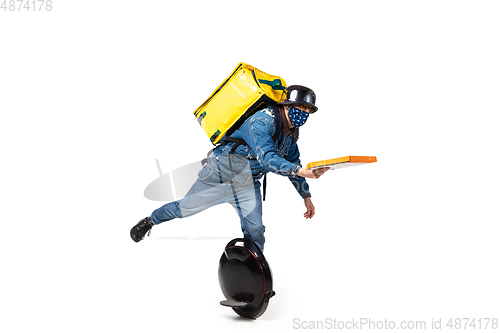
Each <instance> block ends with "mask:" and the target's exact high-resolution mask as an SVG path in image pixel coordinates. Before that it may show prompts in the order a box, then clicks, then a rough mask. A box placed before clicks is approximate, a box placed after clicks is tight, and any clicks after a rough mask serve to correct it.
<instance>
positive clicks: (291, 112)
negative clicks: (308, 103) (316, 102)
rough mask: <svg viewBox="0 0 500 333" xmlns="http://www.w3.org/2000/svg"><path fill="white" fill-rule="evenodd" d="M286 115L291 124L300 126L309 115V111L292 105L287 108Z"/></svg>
mask: <svg viewBox="0 0 500 333" xmlns="http://www.w3.org/2000/svg"><path fill="white" fill-rule="evenodd" d="M288 116H289V117H290V121H291V122H292V125H293V126H295V127H300V126H302V125H304V124H305V123H306V121H307V118H308V117H309V112H306V111H302V110H300V109H298V108H296V107H292V108H290V109H288Z"/></svg>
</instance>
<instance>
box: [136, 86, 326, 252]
mask: <svg viewBox="0 0 500 333" xmlns="http://www.w3.org/2000/svg"><path fill="white" fill-rule="evenodd" d="M315 103H316V95H315V94H314V92H313V91H312V90H311V89H309V88H306V87H304V86H299V85H294V86H290V87H288V88H287V98H286V99H285V100H284V101H283V102H281V103H277V104H276V105H272V106H270V107H268V108H266V109H263V110H261V111H258V112H256V113H255V114H254V115H252V116H251V117H249V118H248V119H247V120H246V121H245V122H244V123H243V125H241V126H240V128H238V129H237V130H236V131H234V133H232V134H231V136H230V137H228V138H225V139H223V140H222V142H223V143H225V144H222V145H219V146H218V147H216V148H215V149H214V150H213V152H212V153H211V154H210V156H209V157H208V159H207V163H206V164H205V165H204V167H203V169H202V170H201V171H200V172H199V174H198V179H197V180H196V182H195V183H194V184H193V186H192V187H191V189H190V190H189V192H188V193H187V194H186V196H185V197H184V198H182V199H181V200H178V201H174V202H170V203H167V204H165V205H163V206H162V207H160V208H158V209H156V210H155V211H153V213H152V214H151V216H149V217H146V218H144V219H142V220H140V221H139V223H137V224H136V225H135V226H134V227H133V228H132V229H131V230H130V236H131V237H132V239H133V240H134V241H135V242H139V241H141V240H142V239H144V237H145V235H146V233H148V231H150V230H151V228H152V227H153V226H154V225H157V224H160V223H163V222H166V221H170V220H172V219H175V218H183V217H187V216H191V215H193V214H196V213H199V212H201V211H203V210H205V209H207V208H209V207H213V206H215V205H218V204H221V203H230V204H231V205H232V206H233V207H234V208H235V209H236V211H237V213H238V216H239V217H240V222H241V230H242V231H243V238H245V239H247V240H250V241H252V242H254V243H255V244H256V245H257V246H258V247H259V248H260V250H261V251H263V250H264V242H265V237H264V231H265V227H264V225H263V223H262V196H261V191H260V187H261V184H260V179H261V178H262V177H263V176H264V175H265V174H266V173H268V172H273V173H276V174H278V175H282V176H286V177H288V178H289V179H290V181H291V182H292V184H293V185H294V187H295V189H296V190H297V192H298V193H299V195H300V196H301V197H302V199H303V200H304V205H305V207H306V212H305V213H304V217H305V218H306V219H310V218H312V217H313V216H314V214H315V207H314V205H313V203H312V201H311V193H310V192H309V185H308V184H307V181H306V178H319V177H320V176H321V175H323V174H324V173H325V172H326V171H327V170H328V169H329V168H322V169H316V170H314V171H311V170H307V169H304V168H302V166H301V164H300V153H299V148H298V146H297V139H298V138H299V128H300V127H301V126H302V125H304V124H305V122H306V121H307V119H308V117H309V115H310V114H312V113H314V112H316V111H317V110H318V108H317V107H316V106H315ZM277 131H278V132H279V133H277V134H276V135H275V133H276V132H277ZM273 138H274V140H273ZM276 138H277V139H276Z"/></svg>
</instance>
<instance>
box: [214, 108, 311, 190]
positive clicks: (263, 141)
mask: <svg viewBox="0 0 500 333" xmlns="http://www.w3.org/2000/svg"><path fill="white" fill-rule="evenodd" d="M277 116H278V117H279V116H280V115H279V114H278V115H277ZM274 122H275V114H274V112H273V111H272V109H269V108H268V109H263V110H261V111H258V112H257V113H255V114H254V115H252V116H251V117H250V118H248V119H247V120H246V121H245V122H244V123H243V125H241V126H240V128H239V129H237V130H236V131H234V133H233V134H232V135H231V137H233V138H237V139H243V140H245V142H246V143H247V144H246V145H240V146H238V147H237V148H236V150H235V154H238V155H241V156H243V157H245V158H246V159H247V160H248V163H249V166H250V169H251V172H252V176H253V177H255V178H257V179H260V178H262V176H263V175H265V174H266V173H268V172H274V173H276V174H279V175H283V176H288V178H289V179H290V181H291V182H292V184H293V185H294V186H295V188H296V190H297V192H298V193H299V194H300V196H301V197H302V198H306V197H310V196H311V195H310V193H309V185H308V184H307V181H306V179H305V178H303V177H298V176H297V172H298V171H299V169H300V168H301V167H302V166H301V164H300V153H299V148H298V146H297V142H296V140H294V138H293V135H292V134H290V135H287V136H286V137H285V136H284V135H283V133H282V132H281V129H279V131H280V134H279V137H278V140H277V142H273V135H274V131H275V123H274ZM233 145H234V143H232V142H230V143H227V144H226V145H222V146H219V147H217V148H216V149H215V150H214V154H212V155H215V157H216V156H217V155H221V154H229V151H230V150H231V148H232V147H233ZM209 161H210V159H209Z"/></svg>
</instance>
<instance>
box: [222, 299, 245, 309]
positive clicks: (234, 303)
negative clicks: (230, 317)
mask: <svg viewBox="0 0 500 333" xmlns="http://www.w3.org/2000/svg"><path fill="white" fill-rule="evenodd" d="M220 305H223V306H229V307H231V308H243V307H245V306H247V305H248V303H247V302H239V301H235V300H229V299H226V300H225V301H221V302H220Z"/></svg>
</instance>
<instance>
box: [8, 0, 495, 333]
mask: <svg viewBox="0 0 500 333" xmlns="http://www.w3.org/2000/svg"><path fill="white" fill-rule="evenodd" d="M52 3H53V10H52V11H51V12H44V11H42V12H33V11H31V12H28V11H26V10H25V9H22V10H21V11H19V12H18V11H15V12H9V11H6V12H4V11H3V10H2V11H0V32H1V34H0V42H1V43H0V47H1V52H0V110H1V122H0V136H1V147H2V149H1V152H2V163H1V166H0V167H1V173H0V177H1V178H0V179H1V188H0V191H1V208H0V209H1V223H2V236H1V238H2V240H1V241H0V246H1V259H0V260H1V275H0V279H1V283H0V289H1V297H0V304H1V307H2V309H1V311H0V317H1V318H0V323H1V325H2V328H1V329H2V331H4V332H111V331H113V332H137V331H139V330H141V331H143V332H167V331H171V330H172V329H176V330H177V331H188V330H193V329H200V330H203V329H212V330H217V331H221V332H223V331H230V330H231V331H234V330H235V329H237V330H238V331H241V332H247V331H252V332H256V331H261V330H262V331H264V330H266V331H267V330H277V331H294V320H296V319H295V318H297V319H299V320H300V321H306V324H307V322H309V321H318V320H325V318H332V319H337V320H352V319H353V318H371V319H372V320H384V319H388V320H394V321H399V320H408V321H410V320H425V321H427V322H428V324H427V325H428V326H427V328H430V324H429V323H430V322H431V320H432V319H434V320H436V319H437V318H442V320H443V329H444V328H446V326H445V323H446V320H447V319H449V318H456V317H470V318H481V317H490V318H492V317H497V318H498V317H500V312H499V310H500V306H499V299H500V288H499V284H498V281H500V273H499V264H498V263H499V260H498V254H499V253H500V251H499V250H500V245H499V241H498V235H499V226H498V224H499V222H500V219H499V214H498V202H499V193H498V188H499V186H500V179H499V175H498V171H497V169H498V164H499V162H500V158H499V155H498V143H499V142H500V135H499V134H498V133H499V132H498V124H499V122H498V116H497V113H498V111H499V107H500V102H499V88H500V80H499V77H500V65H499V64H500V62H499V59H500V46H499V37H500V36H499V35H500V34H499V32H500V20H499V19H498V18H499V15H500V4H499V3H498V2H497V1H255V0H254V1H247V2H240V1H182V2H181V1H175V2H174V1H123V0H122V1H117V0H113V1H111V0H109V1H94V0H92V1H74V0H73V1H69V0H65V1H62V0H53V1H52ZM16 5H17V4H16ZM240 61H243V62H246V63H249V64H251V65H253V66H256V67H257V68H259V69H261V70H263V71H266V72H268V73H270V74H276V75H280V76H282V77H283V78H285V80H286V81H287V83H288V84H289V85H291V84H302V85H306V86H309V87H310V88H312V89H313V90H314V91H315V92H316V94H317V106H318V107H319V111H318V112H317V113H316V114H314V115H312V116H311V117H310V118H309V120H308V123H307V124H306V125H305V126H304V127H303V130H302V132H301V139H300V141H299V144H300V148H301V152H302V161H303V163H304V164H305V163H307V162H310V161H315V160H321V159H328V158H334V157H340V156H345V155H376V156H377V158H378V162H377V163H376V164H372V165H366V166H359V167H354V168H347V169H341V170H336V171H332V172H329V173H327V174H326V175H325V176H324V177H322V178H321V179H320V180H311V181H310V182H309V183H310V186H311V192H312V195H313V203H314V204H315V206H316V216H315V217H314V218H313V219H312V220H305V219H304V218H303V216H302V215H303V213H304V212H305V208H304V206H303V203H302V200H301V199H300V197H299V196H298V195H297V193H296V192H295V191H294V189H293V187H292V186H291V184H289V181H288V180H287V179H286V178H280V177H279V176H275V175H272V176H271V177H269V179H268V181H269V182H268V193H267V195H268V200H266V202H265V203H264V222H265V225H266V227H267V231H266V237H267V242H266V250H265V254H266V257H267V259H268V261H269V263H270V265H271V267H272V270H273V274H274V289H275V290H276V293H277V296H276V297H275V298H273V299H271V302H270V306H269V308H268V311H267V312H266V313H265V314H264V316H262V317H261V318H259V319H258V320H252V321H248V320H241V319H240V318H238V317H237V316H236V314H234V313H233V312H232V311H231V309H228V308H224V307H221V306H219V305H218V302H219V301H220V300H222V299H223V295H222V293H221V291H220V288H219V285H218V280H217V267H218V260H219V258H220V255H221V254H222V250H223V248H224V246H225V244H226V243H227V242H228V241H229V240H230V239H232V238H235V237H239V236H240V235H241V231H240V229H239V221H238V218H237V215H236V214H235V212H234V211H233V209H232V208H231V207H230V206H227V207H225V206H220V207H216V208H213V209H211V210H209V211H205V212H203V213H201V214H199V215H197V216H194V217H191V218H189V219H186V220H178V221H173V222H170V223H168V224H163V225H161V226H158V227H155V228H154V229H153V232H152V235H151V237H149V238H147V239H145V240H144V241H143V242H141V243H138V244H136V243H134V242H133V241H132V240H131V239H130V237H129V230H130V228H131V227H132V226H133V225H134V224H135V223H136V222H137V221H139V220H140V219H141V218H143V217H145V216H147V215H149V214H150V213H151V211H152V210H154V209H156V208H157V207H159V206H160V205H161V204H163V203H161V202H153V201H149V200H147V199H145V198H144V196H143V191H144V188H145V187H146V186H147V185H148V184H149V183H150V182H151V181H152V180H154V179H155V178H156V177H158V171H157V168H156V164H155V159H159V161H160V162H161V165H162V168H163V170H164V171H166V170H168V169H173V168H176V167H179V166H182V165H185V164H187V163H190V162H193V161H196V160H199V159H201V158H203V157H204V155H205V154H206V152H207V151H208V150H209V149H210V148H211V144H210V142H209V141H208V139H207V137H206V136H205V134H204V133H203V131H202V130H201V128H200V127H199V126H198V123H197V122H196V120H195V118H194V117H193V115H192V112H193V111H194V109H196V108H197V107H198V106H199V105H200V104H201V103H202V102H203V101H204V100H205V99H206V98H207V97H208V96H209V94H210V93H211V92H212V91H213V90H214V89H215V88H216V87H217V85H218V84H220V83H221V82H222V80H224V79H225V78H226V77H227V76H228V75H229V74H230V73H231V71H232V70H233V69H234V67H235V66H236V65H237V63H238V62H240ZM4 327H6V328H7V329H6V330H5V329H4Z"/></svg>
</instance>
